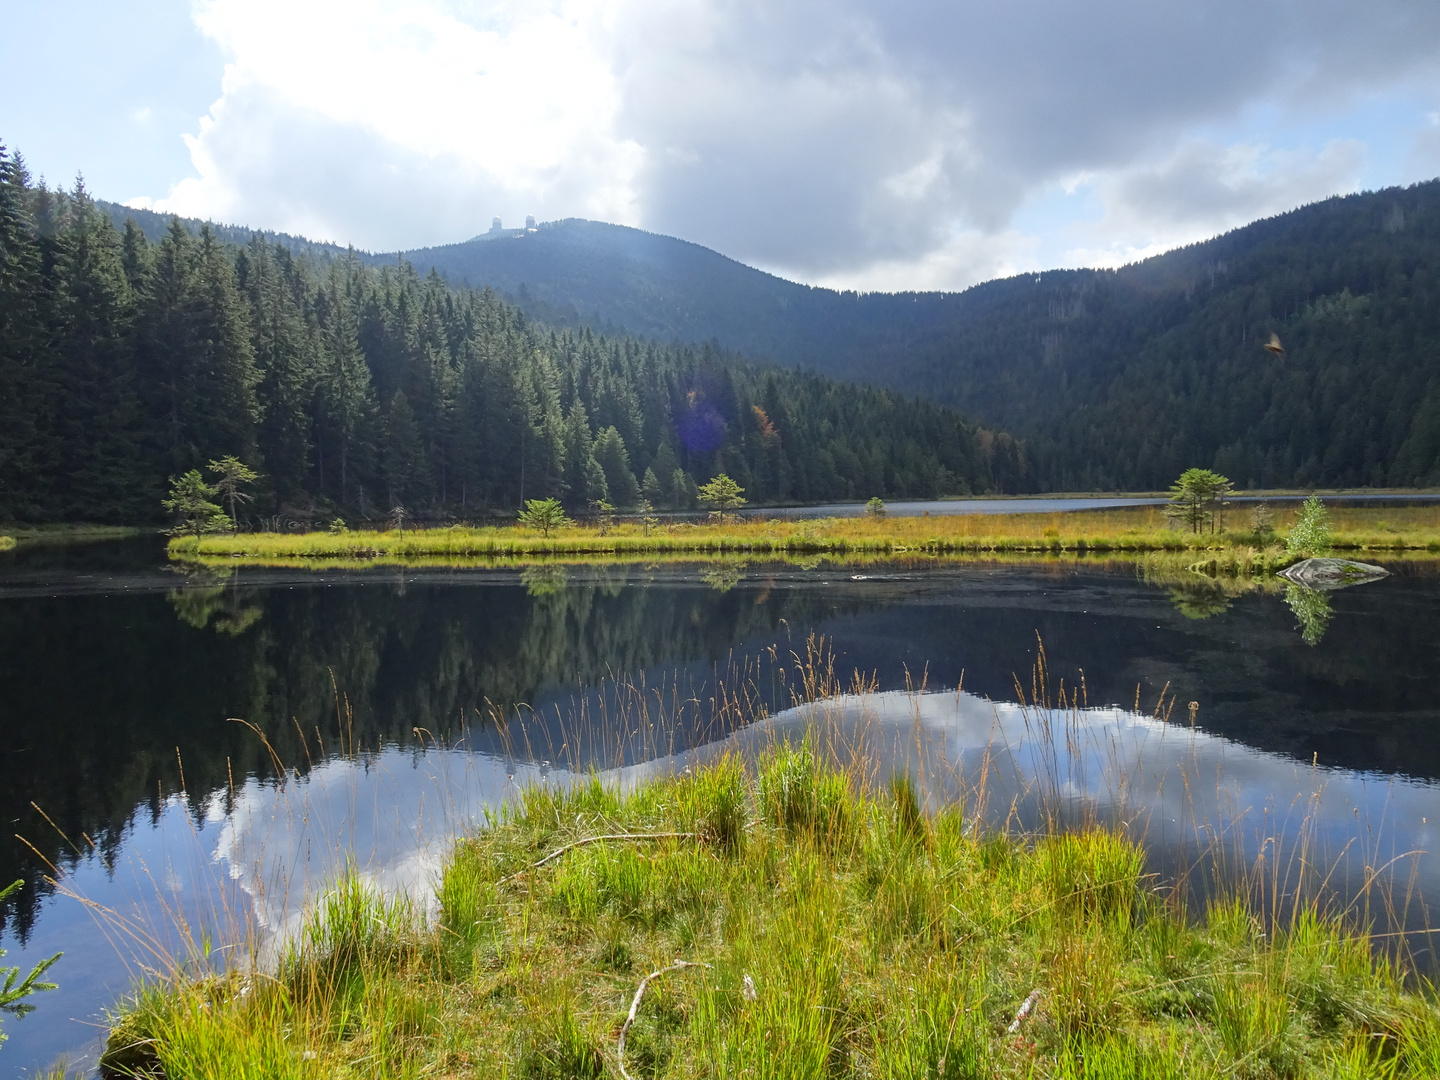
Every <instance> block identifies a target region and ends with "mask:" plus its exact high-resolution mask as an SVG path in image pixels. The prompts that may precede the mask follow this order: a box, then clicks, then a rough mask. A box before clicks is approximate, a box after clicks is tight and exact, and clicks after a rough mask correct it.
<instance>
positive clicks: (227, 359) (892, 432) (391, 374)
mask: <svg viewBox="0 0 1440 1080" xmlns="http://www.w3.org/2000/svg"><path fill="white" fill-rule="evenodd" d="M1022 453H1023V448H1022V447H1020V446H1018V445H1017V444H1016V443H1015V442H1014V441H1013V440H1012V439H1010V437H1009V436H1008V435H1005V434H1003V433H1001V434H996V433H992V432H989V431H984V430H981V429H979V428H977V427H976V426H975V425H973V424H970V423H969V422H967V421H966V420H965V419H963V418H962V417H961V416H960V415H959V414H957V413H955V412H953V411H951V410H949V409H947V408H945V407H942V406H938V405H933V404H929V403H926V402H922V401H913V400H908V399H906V398H904V397H902V396H900V395H897V394H895V393H893V392H891V391H886V390H876V389H868V388H861V387H856V386H851V385H847V384H844V383H840V382H837V381H835V380H832V379H829V378H825V377H822V376H818V375H814V374H807V373H802V372H796V371H793V370H785V369H779V368H770V367H762V366H756V365H752V364H749V363H746V362H744V361H743V360H741V359H740V358H739V357H737V356H735V355H733V354H729V353H725V352H723V351H721V350H719V349H717V348H715V347H714V346H700V347H693V346H683V345H678V344H662V343H656V342H650V341H644V340H639V339H635V338H630V337H622V336H609V337H607V336H601V335H596V334H595V333H594V332H593V331H591V330H588V329H583V328H570V329H565V330H555V329H551V328H547V327H545V326H543V325H540V324H538V323H535V322H532V321H530V320H527V318H526V317H525V316H524V315H523V314H522V313H521V312H520V311H519V310H518V309H516V308H514V307H512V306H510V305H508V304H507V303H505V302H504V301H502V300H501V299H499V298H498V297H497V296H496V295H495V294H493V293H492V292H490V291H488V290H483V291H477V290H473V289H469V288H456V287H452V286H450V285H447V284H446V283H445V282H444V281H443V280H442V279H441V278H440V277H439V276H438V275H437V274H435V273H433V272H432V273H430V274H429V275H427V276H425V277H423V278H422V277H421V276H420V275H419V274H418V273H417V272H416V271H415V269H414V268H413V267H411V266H410V265H408V264H407V263H405V262H404V260H403V259H399V260H397V261H396V264H395V265H386V266H379V267H377V266H373V265H371V266H367V265H365V263H364V262H362V260H361V259H360V258H358V257H355V256H353V255H347V256H342V257H338V258H328V259H323V260H322V259H317V258H311V257H307V256H305V255H303V254H301V255H296V254H294V253H293V252H292V251H291V250H290V248H288V247H286V246H284V245H280V244H273V245H272V244H271V243H268V242H267V241H266V240H265V239H264V238H262V237H260V236H258V235H257V236H255V237H253V238H252V239H251V241H250V242H249V243H247V244H243V245H242V244H235V243H227V242H224V241H222V240H221V239H220V238H219V237H218V236H217V235H216V234H215V233H214V232H213V231H211V230H210V229H208V228H201V229H199V230H198V231H195V232H192V231H191V230H189V229H187V228H186V227H185V226H184V225H183V224H182V223H180V222H179V221H178V220H176V221H172V222H171V224H170V226H169V228H168V229H167V231H166V232H165V233H164V235H163V236H162V237H161V238H160V239H159V240H158V242H151V241H149V240H147V238H146V236H145V234H144V232H142V230H141V229H140V228H139V227H138V226H137V225H136V224H135V223H134V222H133V221H130V222H127V223H126V224H125V226H124V228H123V229H120V228H117V227H116V226H115V225H114V224H113V223H112V221H111V219H110V217H109V216H108V215H107V214H106V213H104V212H103V211H102V210H101V209H100V208H98V207H97V206H96V204H95V203H94V201H93V200H92V199H91V197H90V196H89V195H88V194H87V193H86V191H85V189H84V186H83V184H82V183H80V182H78V181H77V183H76V185H75V186H74V188H73V189H72V190H71V191H69V192H63V191H56V190H51V189H48V188H47V187H46V186H45V185H43V184H35V183H33V182H32V181H31V178H30V177H29V175H28V174H27V170H26V168H25V165H24V162H23V159H21V158H20V157H19V156H18V155H10V154H8V153H4V152H3V150H0V520H22V521H47V520H69V521H98V522H136V521H150V520H155V519H157V518H158V517H159V516H160V505H161V499H162V497H163V495H164V493H165V490H166V485H167V480H168V478H170V477H173V476H177V475H180V474H183V473H184V472H186V471H187V470H190V469H194V468H203V467H204V465H205V463H206V462H208V461H210V460H213V459H216V458H220V457H225V456H234V457H236V458H239V459H240V460H241V461H243V462H245V463H247V464H249V465H251V466H253V467H254V468H256V469H257V470H258V471H259V472H260V474H261V480H260V482H259V484H258V485H257V491H259V492H261V495H260V497H258V498H257V499H256V500H255V502H254V503H253V504H252V505H251V506H250V507H249V508H248V509H249V511H250V512H251V514H253V515H254V516H255V518H256V519H257V523H265V522H266V520H267V519H269V523H270V524H272V525H274V524H281V525H282V527H283V525H284V524H288V523H290V522H295V523H300V524H310V523H314V522H321V523H323V522H325V521H327V520H330V519H332V518H334V517H338V516H345V517H348V518H351V519H353V520H379V519H383V518H385V517H387V516H388V515H390V514H391V512H392V511H393V510H394V509H395V508H396V507H403V508H404V512H405V513H406V515H407V516H409V517H411V518H413V519H418V520H430V521H441V520H446V519H451V518H471V517H484V516H487V515H502V514H503V515H513V512H514V510H515V509H516V508H518V507H519V506H520V505H521V503H522V502H523V501H524V500H526V499H535V498H550V497H554V498H558V499H561V500H562V501H564V502H565V503H566V504H567V506H571V507H579V508H584V507H588V506H591V505H593V504H595V503H596V502H598V501H600V500H606V501H608V502H609V503H611V504H613V505H614V506H616V507H620V508H625V507H631V506H636V505H638V504H639V503H640V502H641V500H642V499H644V500H647V501H649V502H650V503H651V504H652V505H654V506H655V507H657V508H686V507H689V506H691V505H693V504H694V500H695V493H696V489H697V486H698V485H699V484H703V483H704V482H706V481H707V480H709V479H710V478H711V477H713V476H715V475H717V474H719V473H726V474H728V475H730V476H732V477H734V478H735V479H736V480H737V481H738V482H739V483H740V484H741V485H742V486H743V487H744V488H745V490H746V492H747V496H748V497H749V498H750V500H751V501H752V502H821V501H827V500H835V499H856V498H862V499H863V498H867V497H871V496H876V495H879V496H883V497H885V498H892V497H907V496H911V497H933V496H936V495H941V494H953V493H969V492H976V491H986V490H993V489H996V488H1004V487H1006V486H1007V485H1009V486H1010V487H1011V489H1012V490H1013V489H1014V487H1015V486H1016V485H1017V484H1018V482H1019V475H1020V470H1021V468H1022Z"/></svg>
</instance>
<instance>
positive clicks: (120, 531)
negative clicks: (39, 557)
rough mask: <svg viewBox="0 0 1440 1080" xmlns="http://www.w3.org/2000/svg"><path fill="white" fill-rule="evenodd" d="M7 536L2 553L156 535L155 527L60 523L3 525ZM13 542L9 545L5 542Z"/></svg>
mask: <svg viewBox="0 0 1440 1080" xmlns="http://www.w3.org/2000/svg"><path fill="white" fill-rule="evenodd" d="M0 529H3V530H4V535H0V551H4V550H7V549H8V548H11V547H14V546H15V545H16V544H17V543H23V544H27V545H29V544H52V545H58V544H87V543H92V542H94V541H99V540H125V539H129V538H130V537H132V536H146V535H149V536H154V535H156V533H157V532H158V531H159V530H158V529H155V528H141V527H136V526H131V525H88V524H83V523H59V524H51V525H26V524H19V523H15V522H5V523H0ZM6 540H9V541H10V543H9V544H6V543H5V541H6Z"/></svg>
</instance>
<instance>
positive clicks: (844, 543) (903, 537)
mask: <svg viewBox="0 0 1440 1080" xmlns="http://www.w3.org/2000/svg"><path fill="white" fill-rule="evenodd" d="M1296 513H1297V511H1296V510H1295V509H1293V508H1287V509H1282V510H1279V511H1277V512H1276V513H1275V514H1273V515H1272V517H1273V519H1274V525H1275V529H1276V530H1278V531H1274V530H1269V529H1268V526H1267V531H1263V532H1256V531H1253V530H1250V531H1247V530H1245V529H1238V528H1232V529H1230V530H1221V531H1218V532H1214V533H1192V532H1185V531H1180V530H1176V529H1172V528H1169V527H1168V525H1167V522H1166V520H1165V517H1164V514H1163V513H1162V511H1161V509H1160V508H1158V507H1153V506H1151V507H1140V508H1126V509H1119V510H1097V511H1079V512H1068V513H1054V514H957V515H944V516H939V515H937V516H933V517H884V518H880V517H873V516H866V517H857V518H817V519H793V518H787V519H771V520H762V519H759V518H745V519H727V520H724V521H707V522H700V523H694V524H691V523H670V524H665V525H655V526H646V525H644V524H643V523H633V522H630V523H620V524H616V525H607V526H605V527H604V528H601V527H599V526H597V525H580V526H573V527H568V528H565V529H562V530H560V531H557V532H552V533H550V534H549V535H546V534H545V533H544V532H542V531H541V530H539V529H527V528H523V527H520V526H508V525H507V526H484V527H472V526H464V525H457V526H452V527H447V528H433V529H407V530H404V531H401V530H398V529H394V530H389V531H366V530H353V531H352V530H340V531H335V532H306V533H240V534H238V535H234V536H230V535H212V536H204V537H200V538H198V539H197V538H195V537H176V538H175V539H173V540H171V541H170V553H171V555H172V556H173V557H175V558H179V559H192V560H204V559H214V558H239V559H246V560H252V561H257V562H266V561H280V560H283V561H286V562H287V563H293V561H294V560H312V561H314V562H316V563H329V564H332V565H333V564H334V563H335V562H336V561H347V562H356V561H365V560H374V561H381V562H385V561H411V560H427V559H428V560H436V559H439V560H442V561H444V560H451V561H455V560H473V559H507V558H515V557H521V556H539V557H549V558H555V557H561V558H563V557H567V556H571V557H574V556H590V557H595V556H600V557H611V558H624V557H627V556H628V557H643V556H652V557H653V556H664V555H667V554H675V553H688V554H692V555H700V556H704V557H716V556H726V555H731V556H734V555H749V556H755V555H759V556H775V557H784V556H787V555H794V556H804V555H819V554H825V555H837V556H848V557H907V556H909V557H913V556H925V555H929V556H934V555H951V554H955V555H963V554H976V555H994V554H1005V553H1016V554H1023V553H1033V554H1059V553H1062V552H1072V553H1092V554H1107V553H1113V554H1117V555H1119V554H1127V553H1144V552H1170V553H1177V554H1181V555H1185V556H1188V557H1190V558H1191V559H1192V561H1193V560H1194V559H1196V558H1200V559H1204V560H1208V561H1216V560H1218V561H1219V563H1220V564H1221V565H1223V566H1225V567H1230V568H1232V570H1233V572H1245V573H1262V572H1271V573H1273V572H1274V571H1275V570H1278V569H1281V568H1283V567H1284V566H1286V565H1288V564H1289V563H1291V562H1294V561H1295V559H1296V558H1297V556H1295V555H1290V554H1287V553H1286V551H1285V544H1284V540H1285V536H1286V534H1287V532H1288V530H1289V529H1290V528H1291V527H1292V526H1293V524H1294V518H1295V514H1296ZM1231 516H1232V518H1233V519H1234V520H1233V522H1232V524H1233V525H1236V526H1238V525H1240V518H1241V516H1242V515H1241V514H1239V513H1238V512H1234V513H1232V515H1231ZM1332 520H1333V523H1334V533H1333V537H1332V546H1333V547H1334V548H1335V549H1336V550H1337V551H1341V552H1371V551H1373V552H1387V551H1388V552H1400V551H1427V550H1433V551H1440V507H1428V506H1427V507H1404V508H1399V509H1395V508H1381V507H1360V508H1347V509H1337V510H1335V511H1334V512H1333V513H1332ZM1241 567H1243V570H1242V569H1240V568H1241Z"/></svg>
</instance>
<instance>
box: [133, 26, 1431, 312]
mask: <svg viewBox="0 0 1440 1080" xmlns="http://www.w3.org/2000/svg"><path fill="white" fill-rule="evenodd" d="M195 20H196V24H197V25H198V26H199V28H200V29H201V30H202V31H203V32H204V33H205V34H206V35H207V36H208V37H209V38H211V39H212V40H214V41H215V42H216V43H218V44H219V46H220V47H221V48H222V50H223V51H224V53H225V55H226V56H227V58H228V63H227V66H226V69H225V75H224V80H223V87H222V96H221V97H220V99H219V100H218V101H217V102H216V103H215V105H214V106H213V107H212V109H211V110H210V114H209V115H208V116H207V117H206V118H205V119H204V120H203V121H202V122H201V125H200V128H199V130H198V131H197V132H195V134H194V135H193V136H192V137H191V140H190V148H191V155H192V160H193V162H194V165H195V169H196V175H195V176H194V177H193V178H191V179H189V180H186V181H184V182H183V183H181V184H180V185H179V186H178V187H176V188H175V190H174V191H173V192H171V193H170V194H169V196H168V197H166V198H165V199H164V200H161V205H163V206H164V207H165V208H168V209H174V210H177V211H181V212H185V213H196V214H204V215H208V216H217V217H223V218H227V219H229V220H235V221H246V222H252V223H255V224H264V225H266V226H268V227H274V228H284V229H289V230H292V231H300V232H307V233H310V234H318V235H323V236H326V237H330V238H334V239H337V240H342V241H354V242H356V243H358V244H360V245H362V246H366V247H370V248H374V249H386V248H396V247H407V248H412V247H416V246H420V245H422V244H429V243H439V242H448V241H453V240H457V239H462V238H464V237H465V236H467V235H471V234H473V233H474V232H478V231H481V230H482V229H483V228H484V227H486V226H487V225H488V223H489V219H490V217H491V216H492V215H494V214H500V215H501V216H503V217H506V218H507V219H511V220H514V219H517V218H519V217H521V216H523V215H524V214H535V215H536V216H537V217H540V218H542V219H545V218H557V217H564V216H571V215H575V216H584V217H594V218H600V219H604V220H609V221H618V222H622V223H626V224H634V225H640V226H643V227H645V228H648V229H652V230H655V231H659V232H666V233H671V234H674V235H679V236H682V237H685V238H686V239H690V240H695V241H697V242H699V243H703V244H707V245H709V246H712V247H715V248H717V249H719V250H721V251H723V252H725V253H726V254H729V255H732V256H734V257H736V258H740V259H742V260H745V261H747V262H751V263H754V264H757V265H762V266H765V267H767V268H772V269H775V270H777V271H780V272H784V273H787V274H788V275H790V276H794V277H798V278H801V279H804V280H811V281H826V282H831V283H836V284H849V285H862V286H876V287H897V286H900V285H909V284H920V283H926V284H931V285H935V286H949V287H954V286H957V285H963V284H967V283H969V282H970V281H972V280H975V277H974V275H982V274H989V273H992V272H997V271H1003V270H1004V269H1005V268H1014V267H1021V268H1029V267H1028V266H1026V265H1025V264H1026V262H1027V260H1033V259H1036V258H1040V259H1042V260H1043V259H1045V258H1049V257H1051V253H1053V252H1054V251H1057V250H1059V249H1058V248H1057V247H1056V244H1055V241H1056V238H1055V237H1039V238H1037V237H1035V236H1027V235H1024V234H1022V233H1021V232H1019V231H1017V229H1016V225H1015V222H1016V218H1017V213H1019V211H1020V210H1021V209H1022V208H1023V207H1024V206H1025V205H1027V202H1032V201H1033V200H1034V199H1035V198H1037V197H1038V196H1039V195H1040V194H1041V193H1044V192H1046V191H1053V190H1057V189H1058V187H1059V186H1060V185H1062V184H1065V183H1067V182H1069V183H1070V184H1071V185H1072V187H1073V186H1074V185H1075V184H1077V183H1079V184H1081V186H1084V187H1086V188H1087V189H1088V190H1090V191H1091V192H1093V193H1094V195H1095V196H1096V198H1098V199H1099V201H1100V203H1101V205H1102V206H1103V213H1102V214H1101V216H1100V218H1099V219H1098V221H1092V222H1091V223H1090V224H1089V225H1087V226H1084V227H1083V228H1081V227H1071V228H1069V229H1068V230H1062V231H1064V232H1065V233H1066V235H1067V239H1066V241H1065V242H1067V243H1069V244H1070V247H1069V249H1067V250H1068V251H1069V252H1070V253H1072V254H1083V253H1095V254H1096V255H1097V256H1098V257H1105V258H1111V259H1113V258H1117V257H1120V255H1121V254H1122V253H1124V252H1135V251H1147V250H1149V249H1151V248H1152V247H1154V246H1155V245H1157V244H1166V243H1170V242H1172V239H1173V238H1176V237H1180V238H1183V239H1186V240H1188V239H1195V238H1197V236H1198V235H1203V233H1197V230H1212V231H1213V230H1215V229H1221V228H1226V227H1229V226H1231V225H1234V224H1238V223H1239V222H1240V221H1242V220H1246V219H1247V215H1248V216H1255V215H1257V214H1265V213H1272V212H1275V211H1276V210H1280V209H1284V208H1286V207H1287V206H1289V205H1293V203H1294V202H1297V201H1306V200H1309V199H1313V198H1318V197H1323V196H1324V195H1328V194H1331V193H1333V192H1335V191H1342V190H1350V189H1352V188H1353V187H1354V186H1355V185H1356V184H1357V183H1358V182H1359V181H1358V178H1359V176H1360V175H1361V173H1362V171H1363V163H1364V161H1365V147H1363V146H1361V145H1360V144H1358V143H1356V142H1354V141H1353V140H1346V139H1337V138H1322V139H1318V140H1317V139H1315V138H1313V137H1312V136H1311V135H1309V134H1306V135H1303V136H1298V135H1297V136H1293V137H1292V136H1291V135H1289V134H1287V132H1289V131H1290V130H1291V128H1293V129H1295V130H1296V131H1299V130H1300V129H1302V128H1304V129H1305V130H1306V131H1308V130H1309V128H1313V126H1314V125H1315V124H1316V123H1321V124H1322V125H1323V121H1324V117H1325V116H1326V115H1331V114H1334V113H1337V112H1338V111H1343V110H1344V109H1345V108H1346V107H1348V103H1350V102H1353V101H1354V100H1355V99H1356V98H1357V97H1361V96H1364V95H1370V96H1372V97H1373V96H1374V95H1376V94H1383V93H1384V92H1386V89H1387V88H1389V87H1393V86H1398V85H1400V84H1401V83H1402V82H1405V81H1407V80H1408V81H1409V84H1411V85H1413V84H1415V83H1416V82H1417V80H1418V82H1420V83H1424V81H1425V79H1426V78H1430V77H1432V76H1433V75H1434V74H1435V73H1436V68H1437V66H1440V65H1437V59H1440V8H1436V7H1434V6H1433V5H1417V4H1414V3H1410V2H1407V0H1370V2H1368V3H1361V2H1360V0H1303V2H1302V0H1269V2H1255V0H1195V2H1194V3H1192V4H1188V5H1166V4H1155V3H1153V0H1095V2H1094V3H1091V4H1086V5H1076V4H1071V3H1064V2H1061V0H1017V2H1016V3H1013V4H1003V5H999V4H993V3H983V2H981V0H915V2H912V3H908V4H903V5H902V4H887V3H882V2H880V0H828V2H821V0H771V2H768V3H763V4H762V3H755V2H753V0H540V2H535V3H523V2H518V0H515V2H511V0H492V2H474V3H468V2H461V0H454V2H448V0H416V2H411V3H400V2H398V0H394V2H391V0H354V2H351V3H340V2H337V0H287V2H285V3H280V2H278V0H243V2H242V0H201V2H199V3H197V5H196V8H195ZM1257 110H1260V111H1267V110H1268V112H1269V114H1272V115H1273V116H1274V117H1275V118H1276V119H1275V121H1274V127H1275V130H1274V131H1271V132H1268V133H1266V134H1265V137H1257V136H1256V133H1255V132H1253V131H1243V130H1242V129H1243V127H1244V122H1245V120H1246V118H1247V117H1250V116H1253V115H1254V114H1255V113H1256V112H1257ZM1287 125H1288V127H1287ZM1307 125H1309V128H1307V127H1306V126H1307ZM1307 147H1309V148H1310V149H1307ZM1422 150H1424V151H1425V153H1426V154H1428V147H1418V146H1417V154H1418V153H1420V152H1421V151H1422ZM1076 177H1082V178H1083V180H1080V181H1077V180H1076V179H1075V178H1076ZM1287 200H1288V201H1287Z"/></svg>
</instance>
